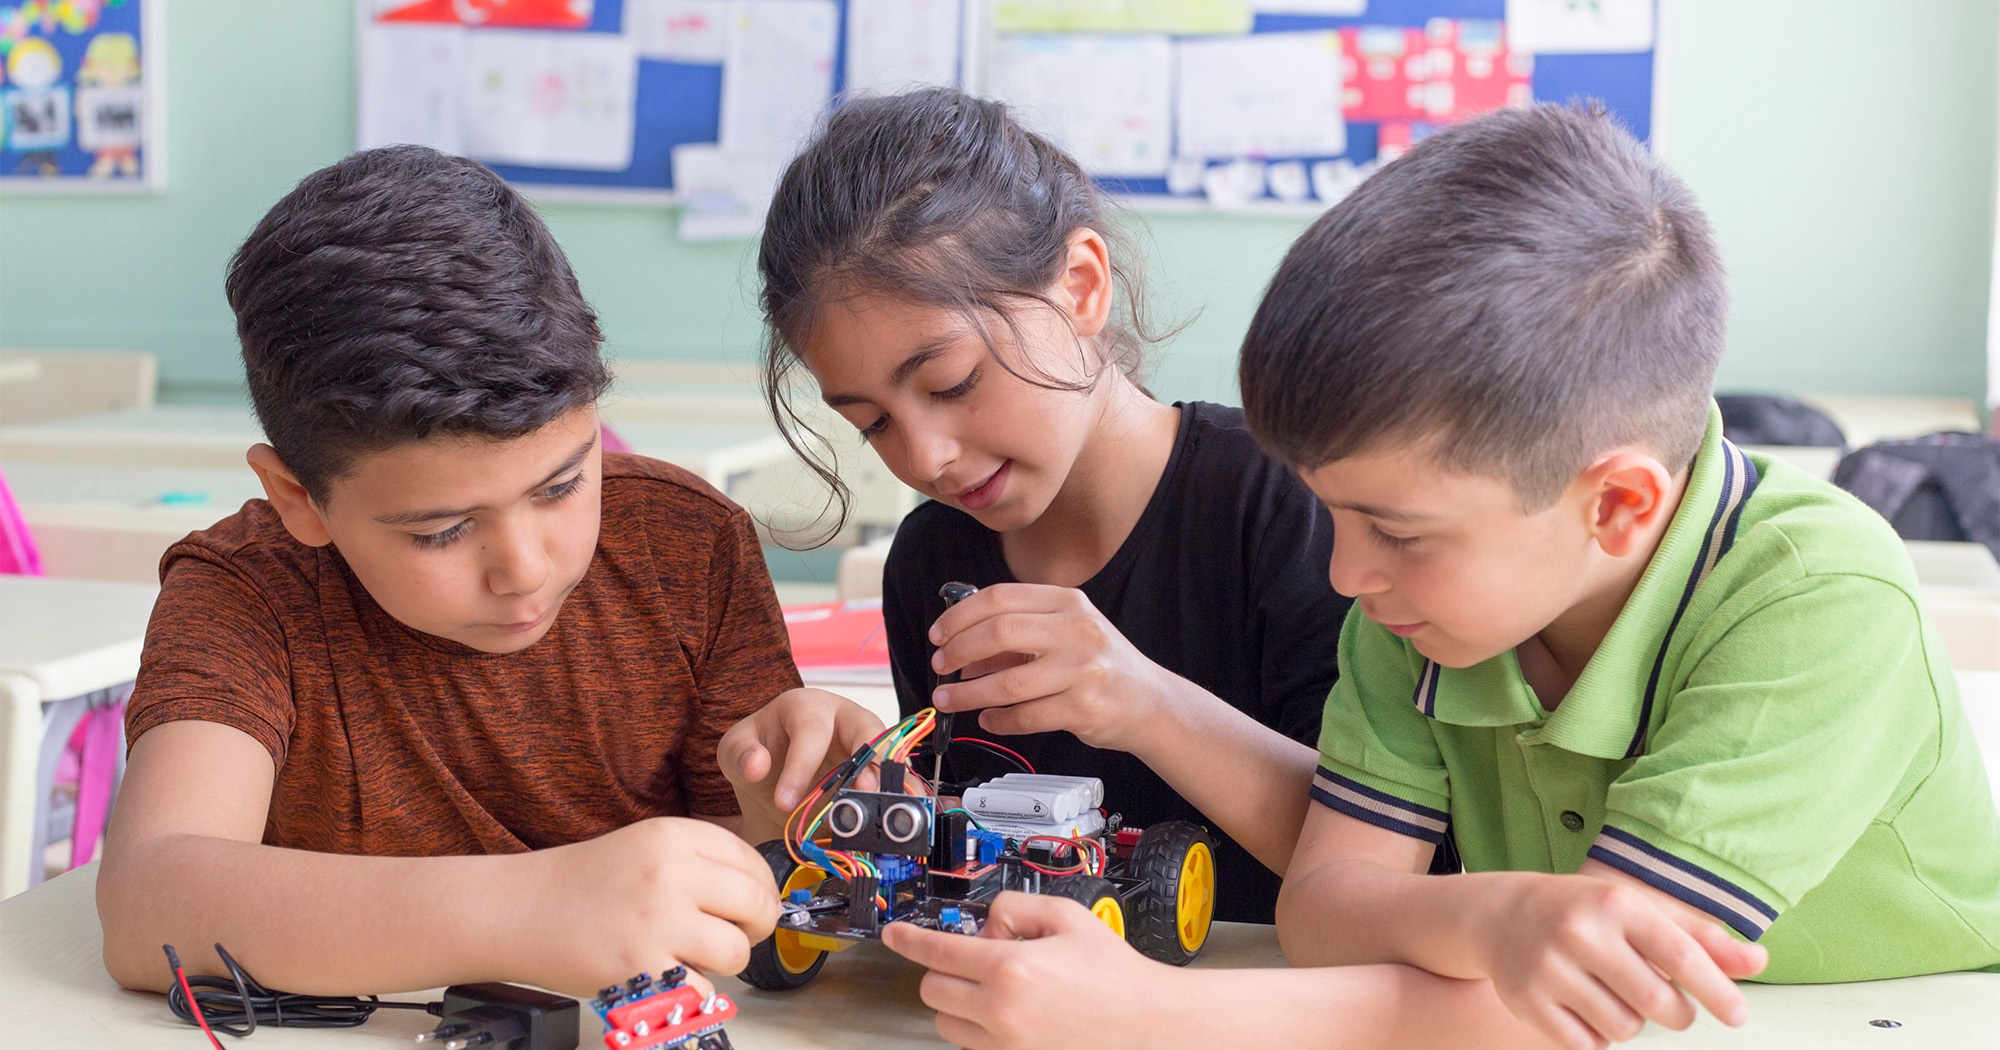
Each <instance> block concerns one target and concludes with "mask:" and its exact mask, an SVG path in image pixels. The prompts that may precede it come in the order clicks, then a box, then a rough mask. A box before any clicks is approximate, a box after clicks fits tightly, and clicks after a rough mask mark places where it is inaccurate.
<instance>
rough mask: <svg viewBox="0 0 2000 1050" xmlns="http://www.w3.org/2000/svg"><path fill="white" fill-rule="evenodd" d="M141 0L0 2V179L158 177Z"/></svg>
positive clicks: (23, 183) (18, 182) (153, 182)
mask: <svg viewBox="0 0 2000 1050" xmlns="http://www.w3.org/2000/svg"><path fill="white" fill-rule="evenodd" d="M146 7H147V5H146V4H145V3H144V2H143V0H30V2H27V3H21V4H14V5H0V83H4V86H0V184H4V185H7V186H16V187H32V186H37V185H40V186H56V185H63V184H70V183H85V184H100V185H104V186H107V187H117V186H120V185H128V186H136V187H140V188H147V187H149V186H157V184H158V179H157V177H155V178H150V179H149V178H148V176H157V174H158V173H156V172H149V171H148V170H147V162H146V151H147V146H148V142H147V139H148V136H149V130H148V120H147V118H148V106H147V88H148V85H147V82H146V66H147V65H148V62H147V60H146V58H145V53H146V44H145V37H144V35H143V34H145V33H147V32H148V30H147V28H146V22H145V20H144V19H143V18H142V15H143V14H145V13H147V12H146V10H145V8H146Z"/></svg>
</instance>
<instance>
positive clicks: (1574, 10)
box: [1507, 0, 1653, 55]
mask: <svg viewBox="0 0 2000 1050" xmlns="http://www.w3.org/2000/svg"><path fill="white" fill-rule="evenodd" d="M1507 46H1508V48H1510V49H1512V50H1514V51H1525V52H1527V53H1529V54H1540V55H1560V54H1571V53H1586V52H1618V51H1647V50H1651V49H1652V46H1653V0H1589V2H1587V3H1583V2H1578V0H1507Z"/></svg>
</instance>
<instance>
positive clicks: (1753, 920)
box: [1590, 825, 1778, 941]
mask: <svg viewBox="0 0 2000 1050" xmlns="http://www.w3.org/2000/svg"><path fill="white" fill-rule="evenodd" d="M1590 859H1592V860H1596V861H1602V862H1603V863H1605V864H1609V865H1611V866H1612V867H1614V868H1617V869H1618V870H1619V871H1622V872H1624V873H1625V874H1627V875H1630V876H1632V877H1633V878H1635V879H1638V880H1639V881H1640V882H1643V883H1645V884H1646V885H1648V886H1651V887H1653V888H1654V889H1656V890H1659V891H1660V892H1661V893H1664V894H1666V895H1667V896H1669V897H1673V898H1675V899H1676V900H1679V901H1681V902H1683V903H1685V904H1689V905H1692V906H1694V907H1696V908H1700V909H1701V910H1702V911H1705V912H1707V913H1708V914H1710V915H1713V916H1715V917H1716V918H1717V919H1719V920H1721V921H1722V922H1724V923H1727V924H1728V925H1729V927H1730V929H1733V930H1735V931H1736V932H1737V933H1740V934H1742V935H1743V936H1744V937H1746V938H1749V939H1750V940H1753V941H1754V940H1756V939H1757V938H1759V937H1762V936H1763V935H1764V931H1765V930H1768V929H1770V928H1771V923H1773V922H1775V921H1777V918H1778V911H1777V909H1776V908H1773V907H1771V906H1770V905H1768V904H1766V903H1764V902H1763V901H1761V900H1758V899H1757V896H1756V895H1755V894H1753V893H1751V892H1749V891H1748V890H1745V889H1744V888H1743V887H1741V886H1738V885H1736V884H1735V883H1733V882H1731V881H1729V880H1728V879H1725V878H1723V877H1722V876H1720V875H1717V874H1715V873H1714V872H1712V871H1708V870H1706V869H1704V868H1701V867H1698V866H1696V865H1693V864H1690V863H1688V862H1687V861H1685V860H1682V859H1681V858H1679V857H1676V856H1674V855H1673V854H1671V853H1668V852H1666V851H1665V850H1663V849H1660V848H1659V847H1658V846H1654V845H1652V844H1651V843H1649V842H1646V841H1645V840H1644V839H1641V838H1639V837H1638V836H1636V835H1633V834H1631V833H1630V832H1625V831H1620V830H1618V829H1617V828H1614V827H1610V826H1608V825H1607V826H1606V827H1605V828H1604V830H1603V831H1601V832H1599V833H1598V836H1597V841H1596V842H1595V843H1593V844H1592V845H1591V847H1590Z"/></svg>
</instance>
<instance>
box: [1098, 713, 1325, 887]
mask: <svg viewBox="0 0 2000 1050" xmlns="http://www.w3.org/2000/svg"><path fill="white" fill-rule="evenodd" d="M1169 680H1170V681H1171V682H1172V688H1174V689H1175V690H1176V691H1177V692H1178V694H1179V695H1176V696H1173V697H1170V698H1162V699H1163V701H1164V702H1162V703H1161V704H1160V710H1161V712H1162V717H1161V718H1159V719H1157V720H1156V721H1155V723H1154V725H1152V726H1151V727H1150V731H1149V732H1148V733H1147V734H1146V735H1145V737H1144V738H1142V739H1141V740H1140V741H1138V743H1137V745H1136V746H1135V747H1133V749H1132V753H1133V754H1135V755H1137V756H1138V757H1139V759H1140V760H1141V761H1143V762H1145V763H1146V765H1147V766H1148V767H1149V768H1151V769H1152V770H1153V772H1155V773H1158V774H1159V775H1160V778H1161V779H1162V780H1165V781H1166V782H1167V784H1168V785H1169V786H1171V787H1172V788H1173V789H1174V790H1175V791H1178V792H1180V794H1181V797H1183V798H1185V799H1187V800H1188V801H1189V802H1190V803H1192V804H1193V805H1194V807H1195V808H1196V809H1199V810H1201V812H1202V814H1203V815H1204V816H1206V817H1207V818H1208V819H1210V820H1212V821H1214V822H1215V824H1216V826H1217V827H1218V828H1220V829H1221V830H1222V831H1223V832H1224V833H1225V834H1227V835H1228V836H1229V837H1230V838H1232V839H1235V840H1236V841H1237V842H1238V843H1240V844H1242V846H1243V848H1244V849H1246V850H1248V851H1249V852H1250V855H1251V856H1253V857H1256V858H1257V859H1258V860H1259V861H1261V862H1262V863H1263V864H1264V866H1265V867H1267V868H1270V869H1271V870H1272V871H1274V872H1277V873H1278V874H1281V875H1282V874H1284V872H1285V868H1286V867H1287V866H1288V865H1289V864H1290V863H1291V859H1292V848H1293V847H1294V846H1296V845H1298V841H1299V825H1300V824H1302V823H1304V821H1305V812H1306V802H1307V796H1308V792H1309V789H1310V788H1311V785H1312V776H1313V769H1314V767H1315V766H1316V764H1317V763H1318V755H1317V754H1315V753H1314V751H1313V749H1312V748H1309V747H1307V746H1306V745H1304V744H1301V743H1299V742H1298V741H1296V740H1293V739H1290V738H1289V737H1286V736H1284V735H1282V734H1280V733H1278V732H1277V731H1276V730H1273V729H1271V728H1269V727H1267V726H1265V725H1263V724H1261V723H1259V722H1258V721H1257V720H1256V719H1253V718H1251V717H1250V716H1249V715H1246V714H1244V713H1243V712H1242V711H1239V710H1237V709H1236V708H1234V707H1231V706H1230V705H1229V704H1227V703H1225V702H1224V701H1223V700H1222V699H1220V698H1219V697H1216V696H1215V695H1213V694H1211V693H1209V692H1208V691H1207V690H1204V689H1202V688H1201V687H1200V686H1198V685H1195V684H1194V683H1193V682H1190V681H1188V680H1187V679H1184V678H1180V677H1178V676H1175V677H1172V678H1170V679H1169Z"/></svg>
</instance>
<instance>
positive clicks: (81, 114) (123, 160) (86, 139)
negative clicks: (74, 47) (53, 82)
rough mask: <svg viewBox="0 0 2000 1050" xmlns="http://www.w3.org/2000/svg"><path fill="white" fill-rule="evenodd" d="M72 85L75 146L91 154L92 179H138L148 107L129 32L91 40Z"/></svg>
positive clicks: (135, 47)
mask: <svg viewBox="0 0 2000 1050" xmlns="http://www.w3.org/2000/svg"><path fill="white" fill-rule="evenodd" d="M76 83H77V88H76V142H77V145H79V146H81V147H83V148H84V149H86V150H89V151H90V153H91V158H92V159H91V163H90V175H91V177H92V178H100V179H101V178H105V177H107V176H110V175H113V174H117V175H122V176H124V177H126V178H137V177H138V175H139V142H140V140H141V137H142V136H143V134H144V131H143V129H144V127H145V120H144V117H145V104H146V98H145V91H144V90H143V89H142V88H141V87H140V86H139V41H138V40H137V39H136V38H135V37H133V36H132V34H130V33H100V34H98V35H97V36H95V37H92V38H91V41H90V47H89V48H87V49H86V50H85V51H84V53H83V68H81V69H79V70H77V73H76Z"/></svg>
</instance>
